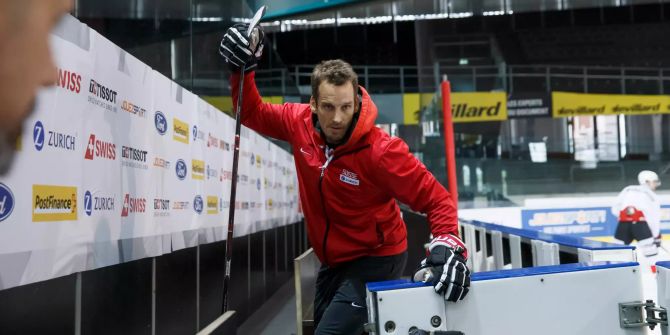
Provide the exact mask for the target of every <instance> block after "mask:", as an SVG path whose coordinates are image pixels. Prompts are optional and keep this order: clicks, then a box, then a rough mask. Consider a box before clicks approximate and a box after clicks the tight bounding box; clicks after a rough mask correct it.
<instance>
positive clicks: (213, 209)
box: [207, 195, 219, 214]
mask: <svg viewBox="0 0 670 335" xmlns="http://www.w3.org/2000/svg"><path fill="white" fill-rule="evenodd" d="M217 213H219V198H218V197H215V196H211V195H208V196H207V214H217Z"/></svg>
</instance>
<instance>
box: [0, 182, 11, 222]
mask: <svg viewBox="0 0 670 335" xmlns="http://www.w3.org/2000/svg"><path fill="white" fill-rule="evenodd" d="M12 211H14V194H13V193H12V190H11V189H9V187H8V186H7V185H5V184H3V183H0V222H2V221H4V220H5V219H7V218H8V217H9V216H10V215H12Z"/></svg>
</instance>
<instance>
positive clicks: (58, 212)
mask: <svg viewBox="0 0 670 335" xmlns="http://www.w3.org/2000/svg"><path fill="white" fill-rule="evenodd" d="M76 220H77V188H76V187H72V186H54V185H33V220H32V221H33V222H46V221H76Z"/></svg>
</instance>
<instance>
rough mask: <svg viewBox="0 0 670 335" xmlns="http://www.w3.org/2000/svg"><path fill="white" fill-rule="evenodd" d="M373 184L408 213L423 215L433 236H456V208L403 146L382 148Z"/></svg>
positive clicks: (392, 142) (395, 144)
mask: <svg viewBox="0 0 670 335" xmlns="http://www.w3.org/2000/svg"><path fill="white" fill-rule="evenodd" d="M382 150H383V152H382V154H381V157H379V165H378V166H377V172H376V173H375V174H374V175H376V179H377V184H378V185H380V186H381V187H382V189H385V190H386V191H387V192H388V193H389V194H390V195H391V196H393V197H394V198H396V199H398V200H400V201H401V202H403V203H405V204H407V205H408V206H409V207H410V208H412V210H414V211H417V212H421V213H426V215H427V217H428V223H429V224H430V230H431V232H432V234H433V236H435V237H438V236H441V235H445V234H453V235H455V236H458V218H457V214H456V206H455V204H454V201H453V199H452V198H451V195H450V194H449V192H447V190H446V189H445V188H444V187H443V186H442V185H441V184H440V183H439V182H438V181H437V180H436V179H435V177H434V176H433V175H432V174H431V173H430V171H428V170H427V169H426V166H425V165H423V164H422V163H421V162H420V161H419V160H418V159H417V158H416V157H414V155H412V154H411V153H410V152H409V148H408V147H407V144H405V142H404V141H403V140H401V139H399V138H397V137H394V138H391V139H390V140H389V141H388V144H387V145H386V146H382Z"/></svg>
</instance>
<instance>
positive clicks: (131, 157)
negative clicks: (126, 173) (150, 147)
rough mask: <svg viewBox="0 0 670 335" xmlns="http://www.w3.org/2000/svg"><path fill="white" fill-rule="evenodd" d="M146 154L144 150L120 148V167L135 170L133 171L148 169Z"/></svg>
mask: <svg viewBox="0 0 670 335" xmlns="http://www.w3.org/2000/svg"><path fill="white" fill-rule="evenodd" d="M147 153H148V151H146V150H141V149H136V148H132V147H128V146H125V145H124V146H122V147H121V158H122V161H121V165H123V166H126V167H129V168H135V169H142V170H146V169H148V168H149V167H148V165H147V164H146V162H147Z"/></svg>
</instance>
